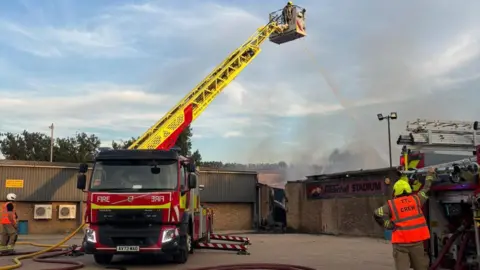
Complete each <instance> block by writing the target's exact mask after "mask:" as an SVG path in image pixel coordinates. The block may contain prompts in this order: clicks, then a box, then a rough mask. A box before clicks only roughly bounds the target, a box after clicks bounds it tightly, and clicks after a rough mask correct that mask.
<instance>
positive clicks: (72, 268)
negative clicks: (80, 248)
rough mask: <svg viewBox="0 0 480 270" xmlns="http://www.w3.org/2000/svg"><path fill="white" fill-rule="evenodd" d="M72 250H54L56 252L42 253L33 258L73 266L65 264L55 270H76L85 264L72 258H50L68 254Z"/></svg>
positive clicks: (43, 261) (41, 261) (37, 260)
mask: <svg viewBox="0 0 480 270" xmlns="http://www.w3.org/2000/svg"><path fill="white" fill-rule="evenodd" d="M70 252H71V250H63V251H59V252H54V253H49V254H42V255H38V256H36V257H34V258H33V261H34V262H40V263H57V264H69V265H71V266H64V267H61V268H56V269H55V270H75V269H80V268H82V267H84V266H85V265H84V264H83V263H81V262H76V261H70V260H52V259H50V258H53V257H57V256H61V255H67V254H68V253H70Z"/></svg>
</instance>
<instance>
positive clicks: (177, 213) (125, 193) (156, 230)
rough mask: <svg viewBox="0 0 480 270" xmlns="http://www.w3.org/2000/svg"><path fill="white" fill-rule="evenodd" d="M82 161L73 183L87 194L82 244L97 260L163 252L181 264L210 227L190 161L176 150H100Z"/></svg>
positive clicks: (194, 171) (87, 252)
mask: <svg viewBox="0 0 480 270" xmlns="http://www.w3.org/2000/svg"><path fill="white" fill-rule="evenodd" d="M88 173H89V168H88V165H87V164H82V165H80V169H79V174H78V179H77V188H78V189H81V190H83V191H84V192H86V193H87V195H88V196H87V200H86V212H85V223H86V224H87V225H88V229H86V230H85V237H84V242H83V248H84V250H85V253H86V254H92V255H93V256H94V259H95V261H96V262H97V263H99V264H109V263H110V262H111V260H112V258H113V256H114V255H115V254H130V255H132V254H149V253H150V254H152V253H153V254H158V253H167V254H170V255H171V256H172V257H173V260H174V261H175V262H176V263H185V262H186V261H187V259H188V254H190V253H193V248H194V245H195V243H196V242H198V241H200V240H201V239H203V238H206V237H207V236H208V233H209V232H210V231H211V226H208V228H207V224H212V221H211V216H209V215H208V214H207V213H209V211H205V210H204V209H202V207H201V205H200V201H199V196H198V195H199V192H198V191H199V186H198V185H197V173H196V168H195V165H194V164H193V162H191V161H190V159H188V158H186V157H183V156H181V155H180V154H179V153H178V150H176V149H174V150H169V151H161V150H104V151H100V152H99V153H98V154H97V156H96V157H95V160H94V163H93V168H92V171H91V176H90V180H89V181H88V180H87V174H88Z"/></svg>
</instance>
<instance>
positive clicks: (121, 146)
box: [112, 137, 139, 150]
mask: <svg viewBox="0 0 480 270" xmlns="http://www.w3.org/2000/svg"><path fill="white" fill-rule="evenodd" d="M138 138H139V137H137V138H134V137H132V138H130V139H128V140H126V141H123V140H120V142H118V143H117V142H116V141H112V148H113V149H115V150H117V149H128V147H129V146H130V145H132V143H134V142H135V141H136V140H137V139H138Z"/></svg>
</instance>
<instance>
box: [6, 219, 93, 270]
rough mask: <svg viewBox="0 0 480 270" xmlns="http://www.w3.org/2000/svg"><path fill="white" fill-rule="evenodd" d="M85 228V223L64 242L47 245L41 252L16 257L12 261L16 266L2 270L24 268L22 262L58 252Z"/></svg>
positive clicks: (12, 265) (8, 266) (9, 266)
mask: <svg viewBox="0 0 480 270" xmlns="http://www.w3.org/2000/svg"><path fill="white" fill-rule="evenodd" d="M84 226H85V223H82V225H80V226H79V227H78V228H77V229H75V231H73V232H72V233H71V234H70V235H68V236H67V237H65V238H64V239H63V240H62V241H60V242H58V243H57V244H55V245H45V246H46V247H47V248H46V249H43V250H39V251H37V252H33V253H28V254H24V255H20V256H16V257H15V258H13V259H12V261H13V262H14V264H11V265H7V266H2V267H0V270H12V269H17V268H20V267H21V266H22V262H21V260H25V259H31V258H35V257H37V256H39V255H42V254H45V253H47V252H51V251H54V250H57V249H58V248H60V247H62V245H63V244H65V243H66V242H67V241H68V240H70V239H72V237H74V236H75V235H76V234H77V233H78V232H79V231H80V230H81V229H83V227H84ZM19 243H20V242H19ZM40 245H41V246H44V245H43V244H37V246H40ZM65 252H66V251H65ZM68 252H70V251H68ZM17 254H18V253H17ZM57 255H58V254H57ZM40 259H41V258H40ZM41 260H42V259H41ZM82 266H83V265H82ZM62 269H63V268H62ZM66 269H71V268H66ZM74 269H78V268H74Z"/></svg>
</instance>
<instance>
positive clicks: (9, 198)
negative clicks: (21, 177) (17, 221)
mask: <svg viewBox="0 0 480 270" xmlns="http://www.w3.org/2000/svg"><path fill="white" fill-rule="evenodd" d="M16 199H17V195H15V193H8V194H7V201H15V200H16Z"/></svg>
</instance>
